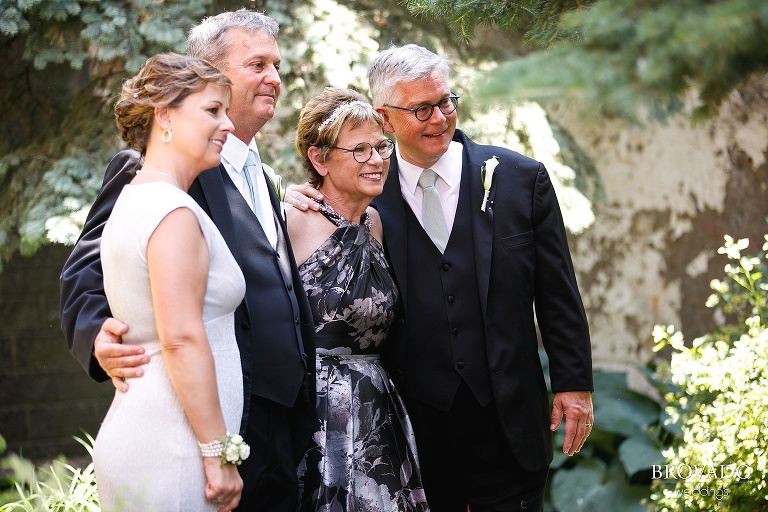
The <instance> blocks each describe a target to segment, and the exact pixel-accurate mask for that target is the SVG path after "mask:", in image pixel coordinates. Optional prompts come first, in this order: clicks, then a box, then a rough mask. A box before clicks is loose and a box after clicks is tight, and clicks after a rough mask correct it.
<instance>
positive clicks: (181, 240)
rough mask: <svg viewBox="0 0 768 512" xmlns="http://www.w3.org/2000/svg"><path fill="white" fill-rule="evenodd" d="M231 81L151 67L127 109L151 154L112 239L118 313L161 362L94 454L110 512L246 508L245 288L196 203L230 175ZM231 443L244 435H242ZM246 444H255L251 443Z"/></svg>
mask: <svg viewBox="0 0 768 512" xmlns="http://www.w3.org/2000/svg"><path fill="white" fill-rule="evenodd" d="M230 84H231V83H230V81H229V79H227V78H226V77H225V76H224V75H223V74H221V73H220V72H219V71H217V70H216V69H214V68H213V67H211V66H210V65H209V64H207V63H206V62H204V61H202V60H198V59H193V58H189V57H185V56H182V55H177V54H172V53H166V54H161V55H157V56H155V57H152V58H150V59H149V60H148V61H147V62H146V64H145V65H144V67H143V68H142V69H141V71H140V72H139V74H138V75H136V76H135V77H134V78H132V79H130V80H128V81H126V82H125V84H124V85H123V91H122V95H121V97H120V99H119V100H118V102H117V104H116V106H115V114H116V117H117V125H118V128H119V129H120V134H121V138H122V139H123V140H125V141H126V142H127V143H128V144H129V145H130V146H132V147H134V148H136V149H137V150H138V151H139V152H141V153H142V155H143V156H144V162H143V165H142V168H141V170H140V171H137V173H136V177H135V178H134V179H133V180H132V181H131V182H130V184H129V185H127V186H126V187H125V188H124V189H123V191H122V192H121V194H120V196H119V198H118V200H117V202H116V203H115V206H114V209H113V210H112V213H111V215H110V218H109V220H108V222H107V223H106V226H105V228H104V234H103V237H102V241H101V259H102V266H103V272H104V285H105V290H106V295H107V299H108V301H109V305H110V308H111V311H112V313H113V314H114V316H116V317H117V318H120V319H122V320H124V321H125V322H126V323H127V324H128V325H130V330H129V331H128V332H127V333H126V334H125V335H124V336H123V342H124V343H132V344H140V345H142V346H143V347H144V348H145V350H146V354H147V355H149V356H150V363H149V364H147V365H146V366H144V367H143V373H144V375H143V376H142V377H141V378H137V379H130V380H131V383H130V390H129V391H128V392H125V393H124V392H122V391H116V393H115V398H114V401H113V402H112V405H111V407H110V409H109V412H108V413H107V416H106V418H105V419H104V423H103V424H102V426H101V429H100V430H99V433H98V436H97V438H96V444H95V448H94V465H95V470H96V482H97V486H98V490H99V497H100V501H101V505H102V509H103V510H105V511H124V510H142V511H149V510H155V511H158V512H159V511H162V512H168V511H179V512H181V511H185V512H186V511H198V510H212V511H213V510H218V511H228V510H232V509H234V508H235V507H236V506H237V505H238V503H239V501H240V494H241V490H242V487H243V482H242V480H241V478H240V476H239V475H238V472H237V468H236V464H238V463H239V462H240V461H241V460H242V459H244V458H246V457H247V456H248V453H247V452H248V448H247V445H244V443H242V439H241V438H240V437H239V436H238V435H237V432H238V431H239V429H240V420H241V415H242V407H243V387H242V372H241V367H240V354H239V352H238V348H237V343H236V341H235V335H234V317H233V312H234V310H235V308H236V307H237V305H238V304H239V303H240V302H241V301H242V298H243V295H244V293H245V281H244V279H243V276H242V273H241V272H240V269H239V267H238V266H237V264H236V262H235V260H234V258H233V257H232V254H231V253H230V251H229V249H228V248H227V245H226V243H225V242H224V240H223V238H222V237H221V235H220V234H219V232H218V230H217V229H216V227H215V226H214V224H213V222H212V221H211V220H210V218H208V216H207V215H206V214H205V213H204V212H203V210H202V209H200V207H199V206H198V204H197V203H196V202H195V201H194V200H193V199H192V198H191V197H190V196H189V195H187V193H186V191H187V190H188V189H189V186H190V185H191V184H192V182H193V180H194V179H195V178H196V177H197V175H198V174H200V173H201V172H202V171H204V170H206V169H210V168H212V167H216V166H218V165H219V163H220V160H221V156H220V153H221V149H222V147H223V145H224V142H225V140H226V138H227V135H228V134H229V133H230V132H232V131H233V129H234V127H233V125H232V122H231V121H230V120H229V118H228V117H227V109H228V105H229V99H230ZM229 432H234V433H235V434H234V435H230V434H229ZM240 443H242V444H240Z"/></svg>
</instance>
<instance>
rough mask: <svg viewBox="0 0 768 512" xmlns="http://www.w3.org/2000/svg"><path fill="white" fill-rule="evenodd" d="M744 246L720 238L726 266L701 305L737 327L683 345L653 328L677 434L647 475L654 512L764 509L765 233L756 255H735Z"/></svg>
mask: <svg viewBox="0 0 768 512" xmlns="http://www.w3.org/2000/svg"><path fill="white" fill-rule="evenodd" d="M748 245H749V242H748V241H746V240H739V241H734V240H733V239H732V238H730V237H726V240H725V244H724V245H723V247H721V248H720V250H719V251H718V252H720V253H721V254H725V255H727V256H728V258H729V259H730V260H731V261H732V262H731V263H729V264H728V265H726V267H725V272H726V278H725V279H724V280H723V281H720V280H714V281H712V283H711V287H712V289H713V290H714V292H715V293H714V294H713V295H712V296H711V297H710V298H709V300H708V301H707V306H709V307H713V308H715V307H717V308H719V309H720V310H721V312H722V313H723V315H724V316H730V317H731V318H735V319H736V320H740V321H742V322H743V323H742V324H741V327H740V328H739V327H738V324H735V323H729V324H725V325H724V326H723V327H721V328H720V329H718V330H717V331H716V332H714V333H711V334H708V335H706V336H703V337H701V338H697V339H696V340H694V341H693V343H692V346H691V347H687V346H686V345H685V343H684V337H683V334H682V333H680V332H676V331H675V330H674V327H672V326H668V327H661V326H657V327H656V328H655V329H654V333H653V335H654V339H655V341H656V342H657V345H656V349H660V348H661V347H664V346H667V345H669V346H671V347H672V348H673V349H674V350H675V353H674V354H673V355H672V359H671V361H670V363H669V366H668V367H660V369H659V373H658V375H659V377H660V378H661V379H663V380H666V381H667V382H669V383H670V384H671V387H670V390H669V391H668V392H667V393H666V395H665V399H666V401H667V406H666V411H667V413H668V414H669V416H670V422H677V424H678V425H679V426H680V432H681V433H680V435H679V436H677V437H676V438H675V439H674V440H673V441H672V443H671V445H670V447H669V448H668V449H667V450H665V451H664V456H665V457H666V463H665V465H664V466H660V467H659V468H658V471H656V472H655V473H654V477H655V478H654V482H653V491H654V492H653V494H652V499H653V501H654V502H655V507H656V510H657V511H663V512H668V511H678V510H680V511H682V510H685V511H705V510H706V511H710V510H728V511H732V512H755V511H763V510H768V500H767V499H766V498H767V496H766V495H767V494H768V489H766V465H767V464H768V453H767V451H768V441H766V439H765V437H764V436H762V435H761V434H760V431H761V429H762V427H763V425H764V423H765V418H766V417H768V330H766V296H767V295H768V293H767V292H768V281H767V280H766V279H767V278H768V274H766V261H765V251H766V250H768V235H766V243H765V244H764V245H763V247H762V249H763V252H760V253H759V254H758V255H756V256H742V254H741V252H742V251H743V250H744V249H746V248H747V247H748ZM739 330H740V331H741V332H740V333H739V332H738V331H739Z"/></svg>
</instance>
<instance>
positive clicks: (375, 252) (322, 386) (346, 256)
mask: <svg viewBox="0 0 768 512" xmlns="http://www.w3.org/2000/svg"><path fill="white" fill-rule="evenodd" d="M296 145H297V147H298V149H299V152H300V153H301V156H302V160H303V165H304V167H305V169H306V171H307V172H308V174H309V176H310V183H312V184H313V185H314V186H315V187H317V188H318V189H319V190H320V191H321V192H322V193H323V196H324V199H323V201H322V202H321V204H320V211H319V212H316V211H312V210H309V211H306V212H302V211H299V210H296V209H289V210H288V212H287V224H288V233H289V236H290V239H291V244H292V246H293V251H294V253H295V256H296V263H297V264H298V265H299V273H300V275H301V277H302V280H303V281H304V288H305V290H306V291H307V296H308V298H309V301H310V304H311V306H312V309H313V314H314V321H315V331H316V335H315V343H316V346H317V417H318V427H317V431H316V432H315V435H314V439H313V441H314V443H313V446H312V447H311V448H310V449H309V450H308V451H307V453H306V455H305V457H304V460H303V462H302V464H301V466H300V467H299V480H300V487H301V510H302V511H315V510H323V511H334V512H335V511H350V512H351V511H386V512H390V511H426V510H429V507H428V505H427V502H426V498H425V496H424V490H423V488H422V484H421V474H420V471H419V465H418V457H417V454H416V444H415V441H414V438H413V429H412V428H411V424H410V421H409V419H408V415H407V414H406V411H405V408H404V406H403V402H402V400H401V399H400V396H399V395H398V394H397V391H396V390H395V388H394V386H393V384H392V382H391V381H390V379H389V377H388V376H387V373H386V372H385V371H384V369H383V368H382V367H381V365H380V364H379V351H380V348H381V344H382V343H385V342H386V337H387V331H388V330H389V327H390V324H391V323H392V321H393V318H394V311H395V307H396V304H397V299H398V296H397V288H396V287H395V283H394V281H393V279H392V277H391V275H390V273H389V268H388V265H387V262H386V259H385V256H384V249H383V247H382V236H383V233H382V228H381V221H380V219H379V216H378V214H377V212H376V210H374V209H373V208H370V207H369V206H368V205H369V204H370V202H371V200H372V199H373V198H374V197H376V196H377V195H379V194H380V193H381V192H382V190H383V187H384V181H385V179H386V177H387V171H388V168H389V157H390V155H391V154H392V150H393V148H394V144H393V142H392V141H391V140H389V139H387V138H386V137H385V136H384V132H383V121H382V118H381V116H380V115H379V114H378V113H377V112H376V111H375V110H374V109H373V107H371V105H370V104H369V103H368V102H367V101H366V100H365V98H364V97H363V96H362V95H361V94H359V93H357V92H354V91H351V90H346V89H336V88H331V87H328V88H326V89H325V90H324V91H323V92H322V93H321V94H319V95H318V96H316V97H315V98H313V99H312V100H311V101H310V102H309V103H308V104H307V105H306V107H305V108H304V110H303V111H302V113H301V117H300V120H299V127H298V130H297V142H296Z"/></svg>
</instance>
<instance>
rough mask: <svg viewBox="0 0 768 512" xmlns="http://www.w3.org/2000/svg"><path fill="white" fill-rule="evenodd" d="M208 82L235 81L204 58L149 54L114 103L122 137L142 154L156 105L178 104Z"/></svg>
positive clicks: (125, 83)
mask: <svg viewBox="0 0 768 512" xmlns="http://www.w3.org/2000/svg"><path fill="white" fill-rule="evenodd" d="M208 84H214V85H220V86H222V87H226V88H227V89H229V88H230V86H231V85H232V82H231V81H230V80H229V78H227V77H226V76H225V75H224V74H222V73H221V72H220V71H219V70H217V69H216V68H214V67H213V66H211V65H210V64H208V63H207V62H206V61H204V60H201V59H195V58H193V57H187V56H185V55H179V54H178V53H171V52H169V53H161V54H158V55H155V56H154V57H150V58H149V59H148V60H147V62H146V63H145V64H144V65H143V66H142V68H141V70H140V71H139V73H138V74H137V75H136V76H134V77H133V78H129V79H128V80H126V81H125V82H124V83H123V90H122V93H121V95H120V98H119V99H118V100H117V103H116V104H115V118H116V123H117V128H118V129H119V130H120V138H121V139H122V140H124V141H125V142H126V143H127V144H128V145H129V146H130V147H132V148H135V149H137V150H138V151H139V153H141V154H142V156H143V155H144V154H145V153H146V151H147V143H148V142H149V134H150V132H151V131H152V124H153V120H154V118H155V108H163V107H168V108H175V107H178V106H180V105H181V104H182V102H183V101H184V100H185V99H186V98H187V96H189V95H190V94H194V93H196V92H200V91H202V90H203V89H205V88H206V87H207V86H208Z"/></svg>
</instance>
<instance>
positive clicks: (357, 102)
mask: <svg viewBox="0 0 768 512" xmlns="http://www.w3.org/2000/svg"><path fill="white" fill-rule="evenodd" d="M357 105H360V106H363V107H368V108H373V107H371V105H369V104H368V103H366V102H364V101H360V100H355V101H350V102H347V103H342V104H341V105H339V106H338V107H336V108H335V109H334V111H333V112H331V115H330V116H328V119H326V120H325V121H323V122H322V123H320V126H318V127H317V133H320V132H322V131H323V129H324V128H325V127H326V126H328V125H329V124H331V123H332V122H334V121H335V120H336V119H338V118H339V116H340V115H341V114H344V113H345V112H348V111H350V110H352V108H354V107H355V106H357Z"/></svg>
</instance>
